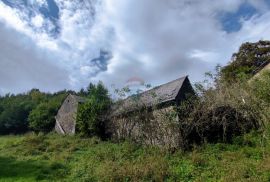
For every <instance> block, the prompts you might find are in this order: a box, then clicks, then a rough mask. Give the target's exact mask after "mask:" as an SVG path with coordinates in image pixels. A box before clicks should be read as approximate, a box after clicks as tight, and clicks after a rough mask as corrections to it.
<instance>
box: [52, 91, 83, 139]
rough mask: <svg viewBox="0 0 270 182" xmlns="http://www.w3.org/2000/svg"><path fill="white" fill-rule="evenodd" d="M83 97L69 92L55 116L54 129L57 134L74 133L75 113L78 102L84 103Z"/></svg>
mask: <svg viewBox="0 0 270 182" xmlns="http://www.w3.org/2000/svg"><path fill="white" fill-rule="evenodd" d="M85 101H86V99H85V98H82V97H79V96H76V95H72V94H69V95H68V96H67V98H66V99H65V101H64V102H63V104H62V106H61V107H60V109H59V111H58V113H57V115H56V117H55V120H56V122H55V131H56V132H57V133H59V134H68V135H73V134H75V129H76V115H77V109H78V106H79V104H80V103H84V102H85Z"/></svg>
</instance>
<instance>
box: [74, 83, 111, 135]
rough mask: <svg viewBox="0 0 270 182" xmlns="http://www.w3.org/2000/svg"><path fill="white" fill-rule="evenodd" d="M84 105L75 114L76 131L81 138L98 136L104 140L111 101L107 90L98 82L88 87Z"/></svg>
mask: <svg viewBox="0 0 270 182" xmlns="http://www.w3.org/2000/svg"><path fill="white" fill-rule="evenodd" d="M88 93H89V94H88V96H87V97H88V99H87V101H86V103H84V104H81V105H79V108H78V113H77V118H76V120H77V123H76V127H77V131H78V132H79V133H80V135H82V136H99V137H101V138H104V137H105V135H106V133H105V121H106V119H107V116H106V113H107V112H108V109H109V108H110V104H111V100H110V97H109V94H108V90H107V89H106V88H105V86H104V85H103V84H102V82H99V83H98V84H97V85H94V84H90V85H89V87H88Z"/></svg>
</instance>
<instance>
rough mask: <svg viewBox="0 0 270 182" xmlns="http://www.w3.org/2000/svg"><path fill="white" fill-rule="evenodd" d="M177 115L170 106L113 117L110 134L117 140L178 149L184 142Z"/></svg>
mask: <svg viewBox="0 0 270 182" xmlns="http://www.w3.org/2000/svg"><path fill="white" fill-rule="evenodd" d="M175 113H176V112H175V110H174V107H173V106H169V107H165V108H162V109H156V110H153V111H140V112H135V113H132V114H129V115H126V116H121V117H113V118H111V121H110V132H111V134H112V137H113V138H114V139H116V140H121V139H130V140H133V141H135V142H138V143H141V144H146V145H155V146H161V147H165V148H178V147H180V146H181V143H182V141H181V136H180V130H179V124H178V116H177V115H176V114H175Z"/></svg>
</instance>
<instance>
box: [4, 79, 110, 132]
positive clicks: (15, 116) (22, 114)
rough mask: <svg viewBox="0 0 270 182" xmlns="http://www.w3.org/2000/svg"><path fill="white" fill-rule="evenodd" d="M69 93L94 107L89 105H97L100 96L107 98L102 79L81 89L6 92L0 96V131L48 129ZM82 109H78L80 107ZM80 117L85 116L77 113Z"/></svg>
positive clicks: (52, 125)
mask: <svg viewBox="0 0 270 182" xmlns="http://www.w3.org/2000/svg"><path fill="white" fill-rule="evenodd" d="M69 94H74V95H78V96H81V97H86V98H88V102H87V103H89V102H91V103H92V104H94V103H96V104H97V107H93V108H99V105H100V104H102V101H101V100H103V98H104V96H105V99H107V100H106V101H105V102H110V98H109V95H108V90H107V89H106V88H105V86H104V85H103V84H102V82H99V83H98V84H97V85H95V84H92V83H90V84H89V85H88V87H87V88H86V89H81V90H80V91H79V92H75V91H72V90H63V91H59V92H56V93H45V92H41V91H40V90H38V89H32V90H31V91H29V92H26V93H22V94H6V95H5V96H0V135H5V134H22V133H25V132H28V131H34V132H37V133H38V132H43V133H48V132H51V131H52V130H53V128H54V125H55V116H56V114H57V112H58V110H59V108H60V107H61V104H62V102H63V101H64V100H65V98H66V97H67V96H68V95H69ZM88 105H89V104H88ZM104 107H105V106H104ZM106 107H107V106H106ZM83 109H84V108H81V109H80V110H81V111H83ZM87 111H89V109H88V110H87ZM92 112H93V111H92ZM80 116H85V115H80ZM80 120H82V121H84V120H85V119H84V118H82V117H81V119H80ZM79 124H80V122H79ZM82 125H83V123H82V124H80V125H79V126H80V127H81V128H79V129H81V130H83V129H82V128H83V126H82ZM86 126H88V124H87V123H85V124H84V127H86ZM93 127H95V126H93ZM96 127H97V126H96Z"/></svg>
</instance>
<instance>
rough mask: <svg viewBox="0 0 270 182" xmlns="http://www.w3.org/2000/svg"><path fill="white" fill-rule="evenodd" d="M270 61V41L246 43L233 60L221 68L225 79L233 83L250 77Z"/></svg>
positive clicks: (234, 55)
mask: <svg viewBox="0 0 270 182" xmlns="http://www.w3.org/2000/svg"><path fill="white" fill-rule="evenodd" d="M268 63H270V41H259V42H257V43H249V42H247V43H244V44H242V45H241V47H240V49H239V51H238V52H237V53H234V54H233V56H232V62H231V63H230V64H228V65H227V66H225V67H223V68H222V70H221V74H222V77H221V79H222V80H223V81H226V82H229V83H232V82H235V81H237V80H238V81H239V79H240V80H241V79H249V78H251V77H252V76H253V75H254V74H255V73H257V72H258V71H260V69H261V68H262V67H263V66H265V65H266V64H268Z"/></svg>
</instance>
